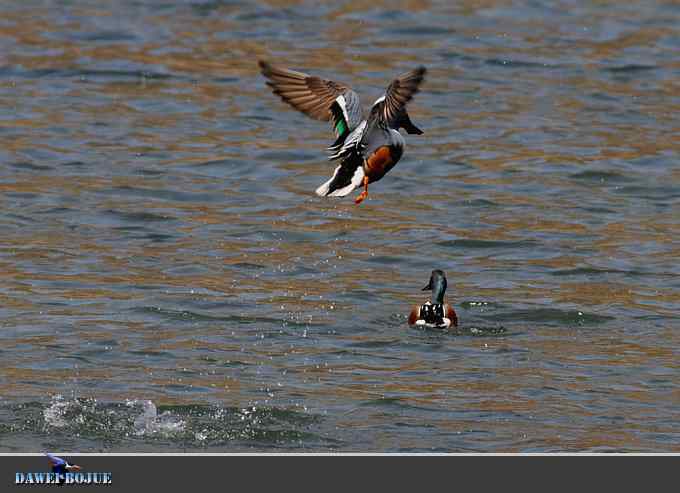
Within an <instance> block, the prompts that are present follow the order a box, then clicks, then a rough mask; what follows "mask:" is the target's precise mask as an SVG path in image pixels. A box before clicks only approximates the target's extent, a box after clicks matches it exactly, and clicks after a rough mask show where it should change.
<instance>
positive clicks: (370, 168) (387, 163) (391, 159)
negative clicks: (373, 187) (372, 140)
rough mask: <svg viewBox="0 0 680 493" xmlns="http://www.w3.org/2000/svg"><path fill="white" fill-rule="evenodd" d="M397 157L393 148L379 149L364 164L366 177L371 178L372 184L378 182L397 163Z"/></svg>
mask: <svg viewBox="0 0 680 493" xmlns="http://www.w3.org/2000/svg"><path fill="white" fill-rule="evenodd" d="M395 157H396V156H395V155H394V154H393V149H392V147H390V146H381V147H378V148H377V149H376V150H375V151H374V152H373V154H371V155H370V156H369V157H368V159H366V162H365V164H364V170H365V172H366V176H368V177H369V179H370V181H371V182H374V181H378V180H379V179H380V178H382V177H383V176H385V173H387V172H388V171H389V170H390V169H392V167H393V166H394V165H395V164H396V163H397V160H396V159H395Z"/></svg>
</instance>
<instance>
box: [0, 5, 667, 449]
mask: <svg viewBox="0 0 680 493" xmlns="http://www.w3.org/2000/svg"><path fill="white" fill-rule="evenodd" d="M449 4H450V2H445V1H441V2H437V1H432V2H429V1H415V0H414V1H403V2H397V3H395V2H381V1H377V2H348V3H333V4H331V5H328V6H319V5H317V4H316V3H315V2H305V1H274V0H272V1H263V2H257V3H256V2H240V1H238V0H236V1H210V2H208V1H182V2H165V1H164V2H161V1H144V2H142V1H132V0H125V1H120V2H116V3H115V4H114V5H102V4H101V2H94V1H92V2H87V1H75V2H70V1H59V2H40V1H33V0H31V1H24V2H4V3H3V5H2V6H0V48H1V49H0V205H1V206H2V207H0V226H1V227H2V236H1V241H0V449H1V450H4V451H41V450H44V449H53V450H54V449H56V450H72V451H82V452H86V451H118V452H151V451H156V452H168V451H187V452H202V451H221V452H237V451H329V450H330V451H380V452H383V451H384V452H397V451H398V452H420V451H447V452H448V451H450V452H461V451H463V452H465V451H470V452H553V451H590V452H598V451H655V452H664V451H669V452H673V451H674V452H678V451H680V426H679V425H678V422H679V420H680V412H679V411H678V409H680V406H679V404H680V379H679V378H678V373H677V372H678V366H679V365H678V356H679V355H678V347H679V344H680V334H679V333H678V328H679V327H680V277H679V274H680V267H679V262H678V257H679V255H680V244H679V243H678V241H677V238H678V237H680V215H679V212H680V171H679V170H680V168H679V167H678V163H679V150H680V144H679V143H680V122H679V120H678V116H677V115H678V110H679V109H680V88H679V86H678V80H680V78H679V76H680V64H679V62H678V57H677V53H678V50H679V49H680V36H679V34H678V30H677V26H678V25H679V24H680V9H679V8H678V6H677V5H676V4H674V3H673V2H633V3H630V4H626V5H623V4H622V3H621V2H606V1H605V2H596V3H594V4H590V3H584V2H570V1H565V2H558V3H555V2H540V1H539V2H507V1H502V0H497V1H496V0H490V1H485V2H472V1H463V2H456V5H455V6H451V5H449ZM258 58H264V59H267V60H270V61H273V62H277V63H280V64H282V65H284V66H289V67H292V68H296V69H299V70H304V71H307V72H311V73H314V74H318V75H321V76H324V77H329V78H333V79H336V80H340V81H342V82H345V83H349V84H351V85H352V86H353V87H354V88H355V89H356V90H357V91H358V92H359V93H360V94H361V95H362V97H363V98H364V101H365V102H366V103H369V102H371V101H373V100H374V99H375V98H376V97H378V96H379V95H380V93H381V91H382V90H383V89H384V87H385V86H386V85H387V83H388V82H389V80H390V79H391V78H392V77H393V76H395V75H397V74H399V73H401V72H403V71H406V70H409V69H411V68H413V67H414V66H415V65H417V64H421V63H422V64H425V65H426V66H427V67H428V68H429V72H428V78H427V81H426V83H425V85H424V86H423V91H422V92H421V93H420V94H418V95H417V96H416V98H415V99H414V101H413V104H412V105H411V107H410V112H411V115H412V118H413V121H414V122H415V123H416V124H417V125H418V126H419V127H421V128H423V129H424V131H425V134H424V135H423V136H407V142H408V146H407V148H406V152H405V154H404V157H403V158H402V160H401V162H400V163H399V165H398V166H397V167H396V168H395V169H394V170H392V171H391V172H390V173H389V174H388V175H387V176H386V177H385V178H384V179H383V180H382V181H380V182H379V183H376V184H375V185H372V186H371V193H370V196H369V199H368V200H367V201H365V202H364V203H363V204H362V205H361V206H359V207H357V206H355V205H354V203H353V201H352V199H351V198H350V197H348V198H346V199H343V200H329V199H320V198H318V197H316V196H315V195H314V194H313V190H314V189H315V188H316V187H317V186H318V185H319V184H321V183H322V182H323V181H325V180H326V179H327V178H328V176H329V175H330V173H331V171H332V165H331V164H330V163H328V162H327V161H326V159H325V156H324V154H323V152H322V150H323V149H324V147H326V146H327V145H329V144H330V143H331V142H332V140H333V136H332V134H331V132H330V129H329V126H328V125H326V124H322V123H319V122H315V121H313V120H310V119H308V118H306V117H305V116H303V115H300V114H298V113H296V112H294V111H293V110H290V109H289V108H288V107H286V106H285V105H284V104H283V103H281V102H280V101H279V100H278V99H277V98H276V97H275V96H273V95H272V94H271V93H270V92H269V91H268V88H267V87H266V86H265V84H264V80H263V78H262V76H261V75H259V73H258V70H257V64H256V61H257V59H258ZM434 268H440V269H443V270H445V271H446V272H447V274H448V279H449V291H448V293H447V296H448V298H449V300H450V301H451V302H452V303H453V304H454V306H455V307H456V309H457V311H458V312H459V318H460V319H461V323H462V329H461V330H460V331H459V332H458V333H453V334H446V333H438V332H423V331H417V330H414V329H410V328H409V327H407V325H406V315H407V314H408V311H409V309H410V306H411V305H412V304H414V303H419V302H421V301H423V296H424V293H422V292H421V291H420V288H421V287H422V286H424V285H425V284H426V282H427V279H428V277H429V273H430V271H431V270H432V269H434Z"/></svg>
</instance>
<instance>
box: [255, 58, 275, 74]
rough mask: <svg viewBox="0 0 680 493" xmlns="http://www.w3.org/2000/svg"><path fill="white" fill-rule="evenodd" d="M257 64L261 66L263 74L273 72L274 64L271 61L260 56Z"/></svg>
mask: <svg viewBox="0 0 680 493" xmlns="http://www.w3.org/2000/svg"><path fill="white" fill-rule="evenodd" d="M257 65H258V66H259V67H260V71H261V72H262V74H264V75H266V74H267V73H269V72H271V67H272V66H271V65H270V64H269V62H267V61H265V60H262V59H261V58H260V59H258V60H257Z"/></svg>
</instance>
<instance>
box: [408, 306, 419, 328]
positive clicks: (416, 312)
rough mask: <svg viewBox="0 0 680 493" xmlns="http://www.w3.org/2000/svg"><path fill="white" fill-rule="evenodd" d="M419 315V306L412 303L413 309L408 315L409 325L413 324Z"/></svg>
mask: <svg viewBox="0 0 680 493" xmlns="http://www.w3.org/2000/svg"><path fill="white" fill-rule="evenodd" d="M419 316H420V307H419V306H417V305H413V309H412V310H411V313H410V314H409V316H408V323H409V325H415V323H416V320H418V317H419Z"/></svg>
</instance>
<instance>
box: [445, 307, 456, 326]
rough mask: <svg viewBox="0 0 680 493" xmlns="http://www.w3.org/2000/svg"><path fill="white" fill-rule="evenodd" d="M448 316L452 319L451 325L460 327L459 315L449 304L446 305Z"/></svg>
mask: <svg viewBox="0 0 680 493" xmlns="http://www.w3.org/2000/svg"><path fill="white" fill-rule="evenodd" d="M446 318H448V319H449V320H451V327H458V315H456V311H455V310H454V309H453V307H452V306H451V305H449V304H447V305H446Z"/></svg>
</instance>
